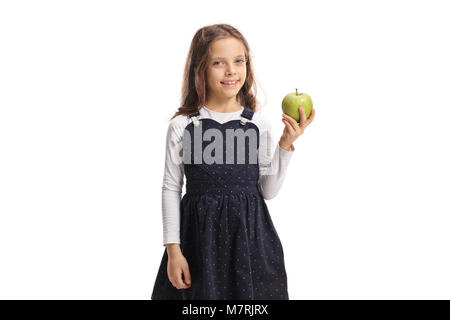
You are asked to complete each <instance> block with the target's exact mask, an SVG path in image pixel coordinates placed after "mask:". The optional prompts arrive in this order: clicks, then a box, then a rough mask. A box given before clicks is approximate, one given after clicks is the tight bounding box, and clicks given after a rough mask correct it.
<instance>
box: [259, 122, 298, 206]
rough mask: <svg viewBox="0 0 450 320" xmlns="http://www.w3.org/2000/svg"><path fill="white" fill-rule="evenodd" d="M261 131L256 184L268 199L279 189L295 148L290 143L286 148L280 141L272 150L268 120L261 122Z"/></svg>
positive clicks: (270, 129)
mask: <svg viewBox="0 0 450 320" xmlns="http://www.w3.org/2000/svg"><path fill="white" fill-rule="evenodd" d="M261 131H262V133H261V135H260V143H259V150H258V159H259V181H258V186H259V189H260V191H261V194H262V196H263V197H264V199H266V200H269V199H272V198H274V197H275V196H276V195H277V194H278V192H279V191H280V189H281V186H282V185H283V181H284V178H285V176H286V172H287V168H288V166H289V162H290V160H291V157H292V155H293V154H294V150H295V148H294V145H292V144H291V145H290V148H287V150H286V149H284V146H283V144H282V143H281V141H280V142H279V143H277V144H276V146H275V150H273V144H272V141H273V139H272V128H271V126H270V123H269V122H268V121H265V122H264V123H263V125H262V127H261ZM282 146H283V147H282Z"/></svg>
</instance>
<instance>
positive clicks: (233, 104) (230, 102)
mask: <svg viewBox="0 0 450 320" xmlns="http://www.w3.org/2000/svg"><path fill="white" fill-rule="evenodd" d="M205 105H206V107H207V108H208V109H210V110H212V111H217V112H234V111H239V110H240V109H241V106H240V104H239V103H238V102H237V100H236V98H232V99H217V98H216V99H208V100H206V104H205Z"/></svg>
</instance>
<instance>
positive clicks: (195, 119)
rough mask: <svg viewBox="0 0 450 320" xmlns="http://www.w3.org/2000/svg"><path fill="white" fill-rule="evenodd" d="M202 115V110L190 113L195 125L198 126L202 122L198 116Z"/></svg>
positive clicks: (189, 116)
mask: <svg viewBox="0 0 450 320" xmlns="http://www.w3.org/2000/svg"><path fill="white" fill-rule="evenodd" d="M199 117H200V112H199V111H197V112H195V113H191V114H189V115H188V118H189V119H191V122H193V123H194V126H196V127H197V126H198V125H199V124H200V122H199V121H198V118H199Z"/></svg>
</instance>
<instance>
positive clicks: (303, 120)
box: [298, 106, 306, 126]
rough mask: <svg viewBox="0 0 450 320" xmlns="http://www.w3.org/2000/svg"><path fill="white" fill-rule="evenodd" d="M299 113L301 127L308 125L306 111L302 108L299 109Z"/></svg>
mask: <svg viewBox="0 0 450 320" xmlns="http://www.w3.org/2000/svg"><path fill="white" fill-rule="evenodd" d="M298 110H299V112H300V126H304V125H305V124H306V113H305V109H303V107H302V106H300V107H299V108H298Z"/></svg>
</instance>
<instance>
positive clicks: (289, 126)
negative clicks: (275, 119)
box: [281, 119, 295, 136]
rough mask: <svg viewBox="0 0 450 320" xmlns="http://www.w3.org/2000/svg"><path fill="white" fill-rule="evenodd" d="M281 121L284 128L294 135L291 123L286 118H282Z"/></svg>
mask: <svg viewBox="0 0 450 320" xmlns="http://www.w3.org/2000/svg"><path fill="white" fill-rule="evenodd" d="M281 121H283V123H284V125H285V128H286V129H287V130H288V132H289V134H290V135H292V136H293V135H295V128H294V127H293V126H292V124H291V123H290V122H289V121H288V120H286V119H282V120H281Z"/></svg>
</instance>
